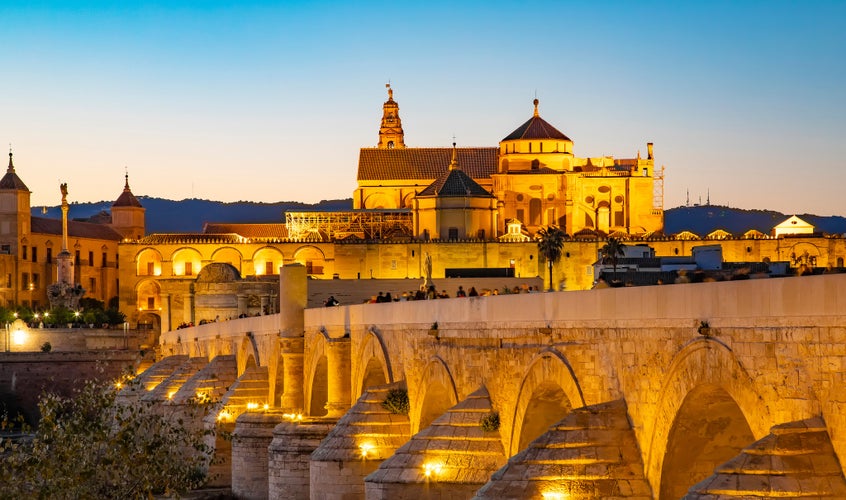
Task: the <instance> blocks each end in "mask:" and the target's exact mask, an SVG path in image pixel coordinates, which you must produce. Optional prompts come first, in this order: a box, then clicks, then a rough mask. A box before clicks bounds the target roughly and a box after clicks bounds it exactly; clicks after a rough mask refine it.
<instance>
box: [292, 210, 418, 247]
mask: <svg viewBox="0 0 846 500" xmlns="http://www.w3.org/2000/svg"><path fill="white" fill-rule="evenodd" d="M285 226H286V228H287V230H288V237H289V238H292V239H297V240H301V241H338V240H345V239H350V238H355V239H360V240H381V239H390V238H411V237H412V236H413V234H414V233H413V216H412V213H411V210H384V211H375V210H356V211H350V212H286V213H285Z"/></svg>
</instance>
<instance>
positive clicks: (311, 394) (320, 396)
mask: <svg viewBox="0 0 846 500" xmlns="http://www.w3.org/2000/svg"><path fill="white" fill-rule="evenodd" d="M328 340H329V336H328V335H327V334H326V333H325V332H323V331H318V332H315V333H312V334H311V338H310V339H306V345H307V346H309V347H310V349H311V355H310V356H309V358H308V359H307V360H305V363H304V365H303V366H304V367H305V373H304V376H305V378H304V380H305V388H304V391H303V396H304V397H303V402H304V403H303V404H305V405H306V407H305V412H306V414H307V415H310V416H312V417H319V416H323V415H326V413H328V410H327V409H326V403H328V402H329V360H328V358H327V355H326V349H327V347H326V342H327V341H328Z"/></svg>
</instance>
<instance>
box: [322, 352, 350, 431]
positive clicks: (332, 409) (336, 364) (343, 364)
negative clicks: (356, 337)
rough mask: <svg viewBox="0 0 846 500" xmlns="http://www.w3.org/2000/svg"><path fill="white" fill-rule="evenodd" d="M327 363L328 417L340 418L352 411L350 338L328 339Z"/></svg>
mask: <svg viewBox="0 0 846 500" xmlns="http://www.w3.org/2000/svg"><path fill="white" fill-rule="evenodd" d="M326 361H327V366H328V375H329V380H328V382H329V388H328V394H327V396H328V401H327V402H326V410H328V413H327V415H326V416H327V417H330V418H340V417H342V416H343V415H344V413H346V412H347V410H349V409H350V399H351V396H350V367H351V363H350V338H349V337H342V338H339V339H328V340H327V341H326Z"/></svg>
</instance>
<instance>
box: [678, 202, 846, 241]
mask: <svg viewBox="0 0 846 500" xmlns="http://www.w3.org/2000/svg"><path fill="white" fill-rule="evenodd" d="M791 215H794V214H783V213H781V212H775V211H773V210H744V209H740V208H731V207H723V206H719V205H700V206H694V207H676V208H671V209H669V210H667V211H665V212H664V233H666V234H676V233H680V232H682V231H691V232H693V233H696V234H698V235H699V236H705V235H706V234H708V233H710V232H712V231H715V230H717V229H723V230H725V231H728V232H730V233H732V234H743V233H745V232H746V231H748V230H750V229H757V230H758V231H761V232H762V233H764V234H770V231H771V230H772V228H773V226H775V225H777V224H780V223H781V222H784V220H785V219H787V218H788V217H790V216H791ZM795 215H798V216H799V217H800V218H801V219H803V220H806V221H808V222H810V223H811V224H813V225H814V226H816V231H817V232H821V233H828V234H844V233H846V218H844V217H840V216H837V215H832V216H819V215H813V214H795Z"/></svg>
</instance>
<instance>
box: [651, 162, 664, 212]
mask: <svg viewBox="0 0 846 500" xmlns="http://www.w3.org/2000/svg"><path fill="white" fill-rule="evenodd" d="M652 208H653V210H656V211H657V210H660V211H662V212H663V211H664V165H661V169H660V170H659V169H657V168H656V169H655V172H654V177H653V182H652Z"/></svg>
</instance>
